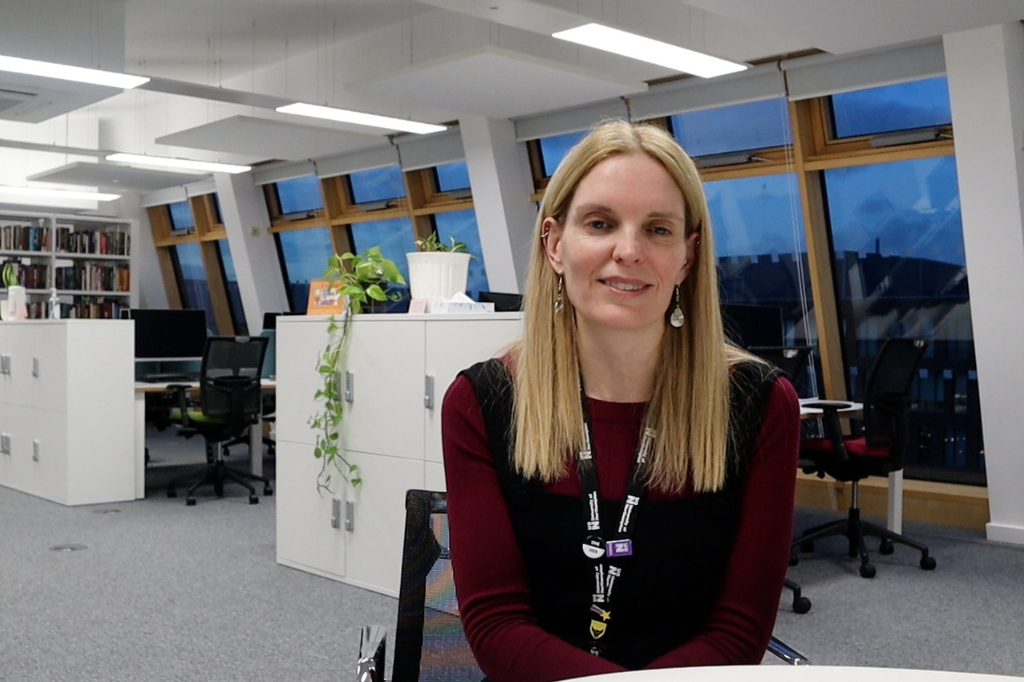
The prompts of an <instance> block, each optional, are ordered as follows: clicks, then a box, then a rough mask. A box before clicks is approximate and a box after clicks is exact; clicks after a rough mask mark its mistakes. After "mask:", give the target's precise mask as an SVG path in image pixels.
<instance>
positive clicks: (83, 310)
mask: <svg viewBox="0 0 1024 682" xmlns="http://www.w3.org/2000/svg"><path fill="white" fill-rule="evenodd" d="M58 305H59V306H60V316H61V317H62V318H64V319H68V318H71V319H106V320H116V319H118V318H119V317H120V316H121V311H122V310H126V309H127V308H128V305H127V303H126V302H125V301H114V300H106V299H104V298H102V297H100V298H89V297H84V298H82V299H81V300H78V301H75V302H74V303H60V304H58ZM28 316H29V317H30V318H31V319H35V320H42V319H46V318H49V317H50V304H49V302H48V301H33V302H31V303H29V304H28Z"/></svg>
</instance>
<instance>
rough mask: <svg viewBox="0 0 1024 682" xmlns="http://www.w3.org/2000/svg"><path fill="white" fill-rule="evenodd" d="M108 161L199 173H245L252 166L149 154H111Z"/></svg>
mask: <svg viewBox="0 0 1024 682" xmlns="http://www.w3.org/2000/svg"><path fill="white" fill-rule="evenodd" d="M106 159H107V161H120V162H121V163H127V164H128V165H129V166H152V167H154V168H173V169H174V170H182V171H196V172H198V173H245V172H247V171H250V170H252V166H239V165H236V164H233V163H216V162H214V161H195V160H193V159H175V158H171V157H169V156H149V155H148V154H123V153H121V152H118V153H117V154H110V155H108V156H107V157H106Z"/></svg>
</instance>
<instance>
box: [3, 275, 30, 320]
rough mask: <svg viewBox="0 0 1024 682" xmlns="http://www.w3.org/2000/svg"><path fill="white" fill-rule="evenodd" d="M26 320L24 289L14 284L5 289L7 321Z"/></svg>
mask: <svg viewBox="0 0 1024 682" xmlns="http://www.w3.org/2000/svg"><path fill="white" fill-rule="evenodd" d="M26 318H28V307H27V305H26V298H25V287H23V286H21V285H20V284H16V285H14V286H12V287H7V317H5V318H4V319H7V320H24V319H26Z"/></svg>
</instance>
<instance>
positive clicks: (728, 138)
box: [670, 97, 792, 156]
mask: <svg viewBox="0 0 1024 682" xmlns="http://www.w3.org/2000/svg"><path fill="white" fill-rule="evenodd" d="M670 120H671V122H672V132H673V134H674V135H675V137H676V139H677V140H678V141H679V144H681V145H682V147H683V149H685V150H686V153H687V154H689V155H690V156H706V155H708V154H724V153H726V152H737V151H745V150H748V149H764V148H767V147H781V146H784V145H788V144H791V143H792V139H791V136H790V127H789V105H788V104H787V103H786V99H785V98H783V97H780V98H777V99H766V100H761V101H758V102H747V103H745V104H731V105H729V106H725V107H715V108H714V109H702V110H700V111H690V112H687V113H685V114H676V115H675V116H672V117H670Z"/></svg>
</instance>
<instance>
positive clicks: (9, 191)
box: [0, 185, 121, 201]
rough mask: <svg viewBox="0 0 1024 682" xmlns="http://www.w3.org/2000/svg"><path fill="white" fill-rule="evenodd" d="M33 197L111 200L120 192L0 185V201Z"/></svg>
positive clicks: (118, 197)
mask: <svg viewBox="0 0 1024 682" xmlns="http://www.w3.org/2000/svg"><path fill="white" fill-rule="evenodd" d="M9 195H14V196H17V197H33V198H38V199H70V200H75V201H113V200H114V199H120V198H121V195H120V194H104V193H102V192H78V191H75V190H69V189H51V188H49V187H14V186H12V185H0V201H3V197H5V196H9Z"/></svg>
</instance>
